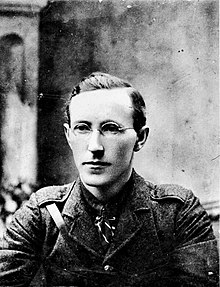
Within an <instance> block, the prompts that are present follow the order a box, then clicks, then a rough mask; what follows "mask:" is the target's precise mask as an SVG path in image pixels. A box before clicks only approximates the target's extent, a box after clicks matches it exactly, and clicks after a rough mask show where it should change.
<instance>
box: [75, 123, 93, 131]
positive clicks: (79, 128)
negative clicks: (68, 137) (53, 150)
mask: <svg viewBox="0 0 220 287" xmlns="http://www.w3.org/2000/svg"><path fill="white" fill-rule="evenodd" d="M74 131H76V132H78V133H87V132H90V127H89V126H88V125H86V124H79V125H76V126H75V127H74Z"/></svg>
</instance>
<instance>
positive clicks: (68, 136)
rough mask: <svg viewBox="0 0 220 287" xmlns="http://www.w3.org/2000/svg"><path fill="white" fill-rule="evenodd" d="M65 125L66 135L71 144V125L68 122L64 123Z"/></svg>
mask: <svg viewBox="0 0 220 287" xmlns="http://www.w3.org/2000/svg"><path fill="white" fill-rule="evenodd" d="M63 127H64V133H65V136H66V139H67V142H68V144H69V146H71V145H70V127H69V125H68V124H67V123H65V124H63Z"/></svg>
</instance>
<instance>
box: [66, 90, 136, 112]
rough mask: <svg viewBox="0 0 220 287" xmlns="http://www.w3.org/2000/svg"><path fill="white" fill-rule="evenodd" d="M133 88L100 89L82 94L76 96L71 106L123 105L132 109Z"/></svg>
mask: <svg viewBox="0 0 220 287" xmlns="http://www.w3.org/2000/svg"><path fill="white" fill-rule="evenodd" d="M131 90H132V88H126V87H125V88H124V87H123V88H113V89H98V90H93V91H86V92H82V93H80V94H78V95H76V96H74V97H73V98H72V100H71V103H70V107H71V106H75V107H77V106H82V105H83V106H88V105H94V104H100V105H114V104H115V105H122V106H125V107H129V108H132V102H131V98H130V96H129V95H130V93H131Z"/></svg>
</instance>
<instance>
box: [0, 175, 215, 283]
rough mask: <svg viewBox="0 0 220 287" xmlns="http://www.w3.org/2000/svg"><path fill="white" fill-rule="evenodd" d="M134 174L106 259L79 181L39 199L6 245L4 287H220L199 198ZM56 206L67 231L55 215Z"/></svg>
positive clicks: (18, 216) (0, 256)
mask: <svg viewBox="0 0 220 287" xmlns="http://www.w3.org/2000/svg"><path fill="white" fill-rule="evenodd" d="M132 176H133V180H132V186H131V188H130V190H129V191H128V193H127V195H126V201H125V203H124V205H123V206H121V213H120V218H119V220H118V224H117V227H116V234H115V237H114V240H113V242H112V243H111V244H110V247H109V249H108V251H107V252H106V254H104V255H103V253H102V252H101V251H100V250H101V248H100V241H99V239H98V234H97V230H96V228H95V226H94V223H93V222H92V220H91V216H90V214H89V213H88V212H87V210H86V208H85V203H84V201H83V200H82V196H81V192H80V188H79V185H80V183H79V179H78V180H77V181H76V182H74V183H71V184H67V185H64V186H50V187H46V188H43V189H40V190H39V191H37V192H36V193H34V194H32V195H31V198H30V200H29V201H28V202H27V203H25V204H24V205H23V207H22V208H20V209H19V210H18V211H17V212H16V213H15V216H14V219H13V220H12V222H11V224H10V226H9V227H8V229H7V231H6V233H5V235H4V238H3V240H2V242H1V250H0V286H14V287H16V286H17V287H18V286H19V287H20V286H78V287H81V286H82V287H83V286H87V287H95V286H101V287H102V286H103V287H107V286H108V287H110V286H111V287H113V286H114V287H120V286H121V287H122V286H123V287H125V286H126V287H129V286H130V287H131V286H136V287H141V286H143V287H145V286H146V287H147V286H168V287H169V286H175V287H180V286H196V287H198V286H200V287H201V286H203V287H207V286H218V251H217V243H216V239H215V237H214V235H213V231H212V226H211V223H210V220H209V218H208V215H207V213H206V211H205V210H204V209H203V207H202V206H201V204H200V202H199V200H198V198H197V197H195V195H194V194H193V193H192V192H191V191H190V190H187V189H184V188H183V187H180V186H178V185H159V186H157V185H154V184H152V183H150V182H148V181H145V180H144V179H143V178H142V177H140V176H139V175H137V174H136V173H135V172H133V175H132ZM53 203H55V204H56V206H57V208H58V209H59V211H60V215H61V217H60V219H61V221H62V220H63V222H64V225H62V224H61V225H60V226H59V224H58V226H59V227H57V225H56V224H55V222H54V219H53V218H52V216H51V215H50V213H49V212H48V208H47V207H48V205H50V204H53ZM58 221H59V220H58ZM38 270H41V272H40V277H39V278H37V279H36V278H35V279H34V281H33V278H34V276H35V274H36V273H37V272H38ZM34 282H35V283H34ZM34 284H35V285H34Z"/></svg>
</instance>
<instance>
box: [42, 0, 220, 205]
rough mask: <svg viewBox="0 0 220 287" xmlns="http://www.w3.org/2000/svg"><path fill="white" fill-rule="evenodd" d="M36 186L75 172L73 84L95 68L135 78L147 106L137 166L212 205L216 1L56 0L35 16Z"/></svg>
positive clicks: (215, 152) (215, 187) (214, 186)
mask: <svg viewBox="0 0 220 287" xmlns="http://www.w3.org/2000/svg"><path fill="white" fill-rule="evenodd" d="M40 33H41V38H40V83H39V87H40V88H39V94H40V100H39V131H38V144H39V181H40V183H41V184H42V185H47V184H56V183H63V182H66V181H70V180H72V178H74V177H75V176H76V170H75V168H74V167H72V165H73V163H72V159H71V153H70V151H69V148H68V146H67V144H66V142H65V138H64V135H63V128H62V122H63V120H64V119H63V116H62V113H63V107H64V102H65V99H67V98H68V93H69V92H70V90H71V88H72V86H73V85H74V84H75V83H76V82H77V81H78V80H79V79H80V78H81V77H83V76H85V75H87V74H88V73H90V72H92V71H97V70H101V71H104V72H108V73H112V74H114V75H117V76H119V77H122V78H126V79H128V80H129V81H131V82H132V83H133V84H134V86H135V87H137V88H138V89H139V90H140V91H141V93H142V94H143V96H144V98H145V101H146V104H147V110H148V124H149V127H150V135H149V139H148V141H147V143H146V146H145V147H144V149H143V150H142V151H140V152H139V153H137V154H136V159H135V167H136V169H137V171H138V172H139V173H141V174H142V175H143V176H145V177H146V178H147V179H149V180H151V181H153V182H155V183H162V182H173V183H178V184H182V185H184V186H186V187H188V188H192V189H193V190H194V192H195V193H196V194H197V195H198V196H199V197H200V199H201V201H202V202H206V201H209V202H212V201H215V200H218V191H219V175H218V149H217V147H218V119H219V118H218V117H219V115H218V104H219V103H218V101H219V99H218V1H217V0H216V1H214V0H207V1H205V0H203V1H107V0H106V1H58V2H51V3H50V4H49V5H48V6H47V7H46V8H45V9H44V10H43V11H42V13H41V22H40Z"/></svg>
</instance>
